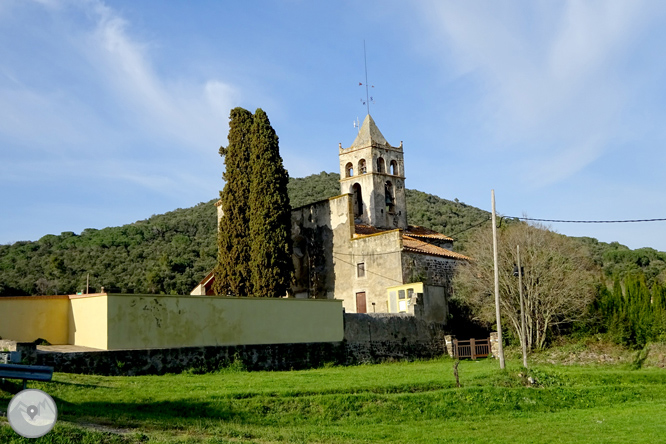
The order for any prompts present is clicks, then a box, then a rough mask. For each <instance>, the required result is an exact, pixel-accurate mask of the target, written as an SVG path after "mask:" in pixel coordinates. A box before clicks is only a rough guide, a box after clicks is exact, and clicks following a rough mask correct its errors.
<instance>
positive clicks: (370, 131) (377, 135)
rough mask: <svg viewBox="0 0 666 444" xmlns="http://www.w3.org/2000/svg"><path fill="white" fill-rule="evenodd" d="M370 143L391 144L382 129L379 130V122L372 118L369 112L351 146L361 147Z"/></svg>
mask: <svg viewBox="0 0 666 444" xmlns="http://www.w3.org/2000/svg"><path fill="white" fill-rule="evenodd" d="M370 145H385V146H391V145H390V144H389V143H388V142H387V141H386V139H385V138H384V136H383V135H382V133H381V131H379V128H377V124H376V123H375V121H374V120H373V119H372V116H370V114H368V115H367V116H365V120H363V125H361V129H360V130H359V131H358V135H357V136H356V139H355V140H354V143H352V146H351V148H361V147H366V146H370Z"/></svg>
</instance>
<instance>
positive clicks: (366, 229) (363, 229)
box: [354, 224, 388, 236]
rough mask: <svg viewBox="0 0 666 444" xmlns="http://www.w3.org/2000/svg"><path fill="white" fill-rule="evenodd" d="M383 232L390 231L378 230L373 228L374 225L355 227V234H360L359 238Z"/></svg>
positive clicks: (358, 225)
mask: <svg viewBox="0 0 666 444" xmlns="http://www.w3.org/2000/svg"><path fill="white" fill-rule="evenodd" d="M382 231H388V230H387V229H385V228H377V227H373V226H372V225H364V224H356V225H355V227H354V234H358V235H359V236H367V235H369V234H377V233H381V232H382Z"/></svg>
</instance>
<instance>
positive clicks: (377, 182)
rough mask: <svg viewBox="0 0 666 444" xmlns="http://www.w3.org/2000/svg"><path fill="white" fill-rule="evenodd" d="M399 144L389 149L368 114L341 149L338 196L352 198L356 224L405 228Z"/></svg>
mask: <svg viewBox="0 0 666 444" xmlns="http://www.w3.org/2000/svg"><path fill="white" fill-rule="evenodd" d="M404 168H405V164H404V160H403V151H402V142H400V146H399V147H394V146H391V145H389V143H388V142H387V141H386V139H384V136H383V135H382V133H381V132H380V131H379V128H377V125H376V124H375V121H374V120H372V117H371V116H370V114H368V115H367V116H366V117H365V120H364V121H363V125H361V129H360V130H359V132H358V135H357V136H356V140H354V143H352V145H351V146H350V147H349V148H342V145H341V146H340V193H341V194H346V193H349V194H351V195H352V196H353V211H354V220H355V222H356V223H360V224H366V225H371V226H374V227H377V228H407V207H406V204H405V169H404Z"/></svg>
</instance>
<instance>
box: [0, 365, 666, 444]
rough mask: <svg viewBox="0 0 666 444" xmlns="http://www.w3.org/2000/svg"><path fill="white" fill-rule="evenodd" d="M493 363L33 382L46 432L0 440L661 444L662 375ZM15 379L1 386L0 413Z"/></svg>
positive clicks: (3, 434) (665, 429)
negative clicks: (48, 402)
mask: <svg viewBox="0 0 666 444" xmlns="http://www.w3.org/2000/svg"><path fill="white" fill-rule="evenodd" d="M517 365H518V364H517V362H514V361H511V362H509V363H508V369H507V371H504V372H502V371H500V370H499V369H498V363H497V361H494V360H482V361H477V362H472V361H463V362H461V363H460V367H459V370H460V382H461V384H462V387H461V388H457V387H455V380H454V377H453V371H452V366H453V361H452V360H450V359H448V358H446V359H445V358H442V359H438V360H433V361H422V362H401V363H387V364H380V365H363V366H357V367H330V368H321V369H315V370H306V371H291V372H243V371H233V370H223V371H220V372H218V373H214V374H206V375H194V374H180V375H166V376H139V377H102V376H85V375H71V374H64V373H57V374H55V375H54V380H53V382H51V383H43V384H42V383H33V384H30V387H31V388H40V389H42V390H44V391H46V392H47V393H49V394H50V395H51V396H52V397H53V398H54V399H55V400H56V403H57V404H58V409H59V419H58V423H57V424H56V426H55V428H54V429H53V431H51V432H50V433H49V434H47V435H46V436H44V437H43V438H40V439H38V440H29V439H22V438H20V437H18V435H16V434H15V433H14V432H13V431H12V430H11V428H10V427H9V425H8V424H7V422H6V418H0V443H5V442H9V443H22V442H26V443H27V442H31V443H32V442H36V443H79V442H84V443H85V442H89V443H97V442H102V443H140V442H141V443H142V442H169V443H170V442H183V443H189V442H192V443H195V442H196V443H198V442H206V443H236V442H257V443H272V442H289V443H344V442H368V443H374V442H400V443H421V442H423V443H462V442H472V443H580V442H584V443H642V442H645V443H658V442H665V441H666V371H665V370H662V369H659V368H644V369H641V370H631V369H630V368H629V366H626V365H622V366H618V365H616V366H567V367H564V366H547V365H540V366H538V367H536V368H535V369H533V370H531V371H530V375H531V376H533V377H534V378H536V380H537V382H538V385H537V386H530V385H529V384H528V382H527V380H526V377H525V376H526V375H523V376H521V375H520V373H521V369H520V368H519V367H518V366H517ZM18 388H19V386H18V384H17V385H15V386H11V387H8V386H7V385H5V389H7V390H8V391H0V410H2V411H6V408H7V404H8V403H9V400H10V399H11V396H12V393H11V392H12V391H14V390H17V389H18Z"/></svg>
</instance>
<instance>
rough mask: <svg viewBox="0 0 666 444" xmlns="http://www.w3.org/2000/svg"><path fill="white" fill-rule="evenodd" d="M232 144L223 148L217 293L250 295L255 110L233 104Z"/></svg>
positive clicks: (216, 277) (230, 138)
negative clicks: (251, 198)
mask: <svg viewBox="0 0 666 444" xmlns="http://www.w3.org/2000/svg"><path fill="white" fill-rule="evenodd" d="M229 119H230V121H229V135H228V139H229V145H227V147H226V148H224V147H221V148H220V155H221V156H223V157H224V165H225V171H224V175H223V177H224V180H225V184H224V189H223V190H222V191H221V192H220V200H221V201H222V202H221V205H222V211H223V212H224V216H222V218H221V219H220V227H219V228H220V229H219V232H218V236H217V247H218V258H217V266H216V267H215V286H214V291H215V293H216V294H221V295H227V294H230V295H235V296H247V295H248V294H249V289H250V288H249V285H250V270H249V267H248V264H249V263H250V239H249V234H250V233H249V201H248V196H249V194H250V181H249V177H250V173H251V169H250V147H251V143H252V142H251V135H250V133H251V129H252V121H253V117H252V113H250V112H249V111H248V110H246V109H243V108H234V109H232V110H231V115H230V117H229Z"/></svg>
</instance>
